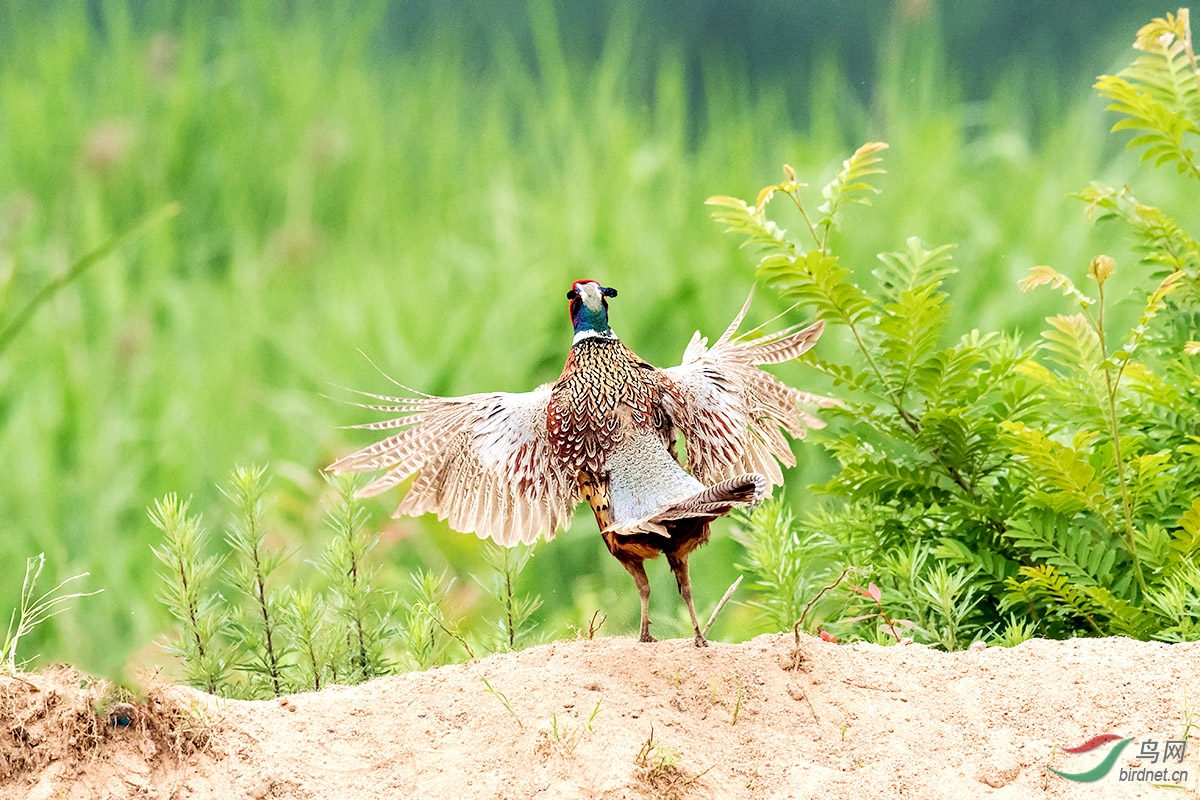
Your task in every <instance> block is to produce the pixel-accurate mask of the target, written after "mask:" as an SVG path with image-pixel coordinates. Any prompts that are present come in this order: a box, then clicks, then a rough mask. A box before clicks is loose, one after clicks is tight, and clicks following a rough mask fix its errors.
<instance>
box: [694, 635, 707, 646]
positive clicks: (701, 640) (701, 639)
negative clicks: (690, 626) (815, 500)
mask: <svg viewBox="0 0 1200 800" xmlns="http://www.w3.org/2000/svg"><path fill="white" fill-rule="evenodd" d="M696 647H708V639H705V638H704V634H702V633H697V634H696Z"/></svg>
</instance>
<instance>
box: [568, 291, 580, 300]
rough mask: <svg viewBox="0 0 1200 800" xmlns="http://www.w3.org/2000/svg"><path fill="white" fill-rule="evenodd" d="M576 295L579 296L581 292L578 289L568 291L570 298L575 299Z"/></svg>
mask: <svg viewBox="0 0 1200 800" xmlns="http://www.w3.org/2000/svg"><path fill="white" fill-rule="evenodd" d="M576 297H579V292H577V291H576V290H574V289H572V290H571V291H569V292H567V299H568V300H574V299H575V298H576Z"/></svg>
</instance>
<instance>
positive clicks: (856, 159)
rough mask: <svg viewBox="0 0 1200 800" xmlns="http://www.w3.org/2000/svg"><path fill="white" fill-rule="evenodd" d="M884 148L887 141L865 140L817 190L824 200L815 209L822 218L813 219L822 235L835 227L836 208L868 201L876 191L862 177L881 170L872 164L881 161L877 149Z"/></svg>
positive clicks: (838, 222) (866, 203) (838, 209)
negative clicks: (818, 220)
mask: <svg viewBox="0 0 1200 800" xmlns="http://www.w3.org/2000/svg"><path fill="white" fill-rule="evenodd" d="M886 149H887V144H885V143H884V142H867V143H866V144H864V145H863V146H862V147H860V148H858V149H857V150H855V151H854V155H852V156H850V158H848V159H846V160H845V161H843V162H842V168H841V169H840V170H838V174H837V176H836V177H835V178H834V179H833V181H831V182H830V183H829V185H828V186H826V187H825V188H824V189H822V190H821V196H822V197H824V198H825V202H824V203H822V204H821V205H820V206H819V207H818V208H817V210H818V211H820V212H821V213H822V214H824V215H825V218H824V219H822V220H821V221H820V222H818V223H817V227H818V228H823V229H824V230H825V233H826V236H828V231H829V228H831V227H838V225H839V224H840V222H841V217H840V212H841V208H842V206H843V205H845V204H846V203H859V204H862V205H870V204H871V198H870V196H871V195H873V194H879V190H878V189H876V188H875V187H874V186H872V185H871V184H870V183H869V182H868V181H866V180H865V178H867V177H868V176H871V175H879V174H882V173H883V172H885V170H884V169H883V168H881V167H878V166H876V165H877V164H879V163H880V162H881V161H883V158H882V157H881V156H879V153H882V152H883V151H884V150H886ZM822 249H824V247H822Z"/></svg>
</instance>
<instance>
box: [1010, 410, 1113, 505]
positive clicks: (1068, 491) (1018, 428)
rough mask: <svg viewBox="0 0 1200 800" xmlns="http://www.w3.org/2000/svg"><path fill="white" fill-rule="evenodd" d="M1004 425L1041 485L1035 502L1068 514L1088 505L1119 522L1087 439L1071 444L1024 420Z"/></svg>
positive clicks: (1015, 449) (1020, 454)
mask: <svg viewBox="0 0 1200 800" xmlns="http://www.w3.org/2000/svg"><path fill="white" fill-rule="evenodd" d="M1000 427H1001V428H1003V429H1004V430H1005V431H1007V432H1008V433H1009V434H1010V435H1011V436H1010V444H1011V447H1012V449H1013V452H1014V453H1016V454H1017V455H1018V456H1021V457H1023V458H1024V459H1025V460H1026V461H1027V462H1028V464H1029V466H1030V470H1031V472H1032V473H1033V477H1034V484H1035V485H1037V486H1040V488H1039V489H1038V490H1037V491H1036V492H1035V493H1034V496H1033V498H1032V500H1033V501H1034V502H1035V503H1037V504H1038V505H1040V506H1042V507H1043V508H1049V509H1052V510H1054V511H1058V512H1061V513H1068V514H1069V513H1071V512H1074V511H1080V510H1085V509H1086V510H1088V511H1091V512H1092V513H1094V514H1096V515H1097V516H1098V517H1100V519H1102V520H1104V522H1105V523H1106V524H1113V523H1114V522H1115V516H1114V512H1113V508H1112V506H1111V505H1110V503H1109V502H1108V499H1107V498H1106V497H1105V494H1104V488H1103V486H1102V485H1101V483H1100V481H1099V480H1098V479H1097V477H1096V468H1095V467H1093V466H1092V465H1091V463H1090V461H1089V459H1088V455H1087V453H1085V452H1084V449H1083V447H1084V446H1086V445H1087V443H1088V442H1087V440H1086V439H1079V440H1078V441H1077V442H1076V443H1075V446H1070V445H1065V444H1062V443H1061V442H1057V441H1055V440H1053V439H1051V438H1050V437H1049V436H1047V435H1046V434H1044V433H1043V432H1041V431H1039V430H1036V429H1034V428H1030V427H1028V426H1027V425H1025V423H1023V422H1012V421H1005V422H1002V423H1000Z"/></svg>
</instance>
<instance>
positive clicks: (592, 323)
mask: <svg viewBox="0 0 1200 800" xmlns="http://www.w3.org/2000/svg"><path fill="white" fill-rule="evenodd" d="M616 296H617V291H616V289H612V288H608V287H605V286H601V285H600V284H599V283H598V282H596V281H593V280H579V281H575V282H574V284H572V286H571V290H570V291H569V292H568V293H567V299H568V300H569V301H570V314H571V322H572V324H573V325H574V328H575V337H574V339H573V341H572V343H571V350H570V352H569V353H568V355H567V361H566V365H565V366H564V367H563V371H562V375H561V376H560V377H559V378H558V380H557V381H555V382H554V383H553V384H545V385H543V386H541V387H539V388H537V389H534V390H533V391H532V392H524V393H507V392H493V393H489V394H473V395H467V396H465V397H436V396H433V395H427V394H423V393H420V392H415V391H411V390H409V391H411V394H413V395H417V396H416V397H387V396H383V395H376V394H371V393H369V392H363V393H362V394H363V395H364V396H366V397H369V398H372V399H373V400H374V401H375V402H373V403H370V404H367V405H366V407H367V408H370V409H374V410H376V411H380V412H384V413H390V414H397V415H399V416H396V417H395V418H393V419H388V420H384V421H380V422H373V423H367V424H365V425H359V426H355V427H359V428H365V429H368V430H374V431H397V432H395V433H392V434H390V435H389V436H388V437H387V438H385V439H383V440H382V441H379V442H377V443H375V444H372V445H370V446H369V447H364V448H363V449H361V450H359V451H357V452H355V453H351V454H350V455H348V456H345V457H344V458H341V459H339V460H338V461H336V462H334V463H333V464H331V465H330V466H329V467H328V469H329V470H330V471H332V472H335V473H340V472H357V471H375V470H386V472H385V473H384V474H383V475H382V476H380V477H378V478H377V479H375V480H374V481H373V482H372V483H370V484H368V485H367V486H365V487H364V488H363V489H361V490H360V491H359V495H360V496H362V497H370V496H373V495H377V494H380V493H382V492H384V491H386V490H388V489H390V488H391V487H393V486H396V485H398V484H400V483H401V482H403V481H405V480H407V479H408V478H410V477H412V476H414V475H415V476H416V478H415V480H414V481H413V483H412V485H411V486H410V487H409V490H408V494H407V495H406V496H405V497H404V499H403V501H402V502H401V503H400V506H399V508H398V509H397V510H396V516H400V515H404V514H408V515H412V516H419V515H421V514H424V513H426V512H432V513H436V514H437V515H438V518H439V519H444V520H447V521H448V523H449V525H450V527H452V528H454V529H455V530H458V531H461V532H464V533H472V532H473V533H475V534H476V535H478V536H479V537H480V538H491V539H493V540H495V541H496V542H498V543H500V544H502V545H505V546H510V547H511V546H513V545H516V544H517V543H532V542H535V541H537V540H538V539H539V538H540V537H542V536H544V537H545V538H547V539H550V538H553V536H554V534H555V532H556V531H557V530H558V529H559V528H562V527H565V526H566V525H567V524H568V523H569V521H570V518H571V516H572V514H573V512H574V507H575V505H576V503H577V502H578V501H579V500H580V499H583V500H585V501H586V502H587V503H588V505H589V506H590V507H591V510H592V513H593V514H594V516H595V518H596V524H597V525H598V526H599V528H600V533H601V536H602V537H603V539H604V543H605V545H607V547H608V550H609V552H610V553H612V555H613V556H614V557H615V558H616V559H617V560H618V561H619V562H621V564H622V565H623V566H624V567H625V569H626V570H628V571H629V573H630V574H631V575H632V576H633V579H634V582H635V583H636V584H637V589H638V594H639V595H640V597H641V606H642V607H641V635H640V639H641V641H643V642H652V641H655V639H654V637H653V636H651V635H650V582H649V580H648V578H647V577H646V569H645V565H644V563H643V562H644V561H645V560H646V559H654V558H657V557H658V555H659V554H660V553H662V554H664V555H666V557H667V563H668V564H669V565H670V567H671V571H672V572H673V573H674V574H675V579H676V582H677V583H678V586H679V594H680V595H681V597H682V598H683V601H684V603H685V604H686V605H687V610H688V614H689V615H690V616H691V621H692V627H693V629H694V630H695V642H696V646H697V647H702V646H705V645H707V644H708V643H707V641H706V640H705V638H704V635H703V633H702V632H701V630H700V624H699V622H698V621H697V619H696V609H695V606H694V605H693V602H692V587H691V579H690V577H689V575H688V555H689V554H690V553H691V552H692V551H693V550H695V549H696V548H697V547H699V546H700V545H702V544H704V543H705V542H707V541H708V539H709V533H710V531H709V525H710V523H711V522H712V521H713V520H714V519H716V518H717V517H719V516H721V515H723V514H726V513H728V512H729V511H730V510H731V509H732V508H734V507H735V506H740V505H746V504H752V503H756V502H758V501H759V500H761V499H762V498H763V497H765V496H766V494H767V493H768V492H769V491H770V489H771V487H772V486H776V485H779V484H781V483H782V482H783V474H782V471H781V469H780V464H781V463H782V464H785V465H787V466H794V465H795V463H796V462H795V456H794V455H793V454H792V451H791V449H790V447H789V445H788V442H787V440H786V439H785V438H784V436H783V434H784V433H787V434H789V435H791V436H793V437H795V438H803V437H804V435H805V433H806V431H807V429H808V428H820V427H822V426H823V423H822V422H821V421H820V420H818V419H817V418H816V417H814V416H813V415H812V414H811V413H810V412H809V411H808V410H806V409H805V408H804V407H805V406H808V407H810V408H811V407H818V408H828V407H829V406H831V405H834V404H836V401H834V400H831V399H829V398H825V397H820V396H817V395H813V394H809V393H807V392H802V391H800V390H798V389H793V388H791V387H789V386H786V385H785V384H783V383H782V382H780V381H779V380H778V379H776V378H775V377H773V376H772V375H770V374H768V373H767V372H764V371H762V370H760V369H758V365H761V364H777V363H781V362H784V361H788V360H790V359H793V358H795V357H797V356H799V355H800V354H801V353H804V352H805V351H807V350H808V349H809V348H810V347H812V346H813V345H814V344H815V343H816V341H817V339H818V338H819V337H820V336H821V332H822V331H823V329H824V323H823V322H820V321H818V322H816V323H813V324H811V325H808V326H807V327H803V328H801V326H799V325H797V326H793V327H791V328H787V329H786V330H782V331H779V332H777V333H774V334H771V335H767V336H763V337H760V338H757V339H747V338H745V337H737V336H735V333H736V331H737V329H738V327H739V326H740V325H741V322H742V319H743V317H744V316H745V314H746V311H747V309H748V308H749V305H750V299H747V300H746V304H745V305H744V306H743V307H742V310H741V311H740V312H739V313H738V315H737V316H736V317H735V318H734V320H733V323H732V324H730V326H729V327H728V328H727V329H726V331H725V332H724V333H723V334H722V335H721V337H720V338H719V339H718V340H717V342H716V343H715V344H714V345H713V346H712V347H711V348H710V347H708V340H707V339H704V338H701V336H700V333H699V332H697V333H696V334H695V335H694V336H693V337H692V340H691V342H690V343H689V344H688V346H687V349H686V350H685V351H684V354H683V363H681V364H680V365H679V366H677V367H671V368H669V369H658V368H656V367H653V366H651V365H650V364H648V363H647V362H646V361H643V360H642V359H641V358H639V357H638V356H637V355H636V354H634V352H633V351H632V350H631V349H630V348H629V347H627V346H626V345H625V344H624V343H623V342H622V341H621V340H620V339H618V338H617V335H616V334H615V333H614V332H613V330H612V328H611V327H610V326H609V322H608V300H609V299H610V298H613V297H616ZM681 435H682V437H683V439H684V443H685V448H686V460H685V461H684V462H683V463H682V464H681V462H680V460H679V458H678V456H677V455H676V450H675V444H676V440H677V439H678V438H679V436H681ZM685 465H686V469H685V468H684V466H685Z"/></svg>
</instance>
